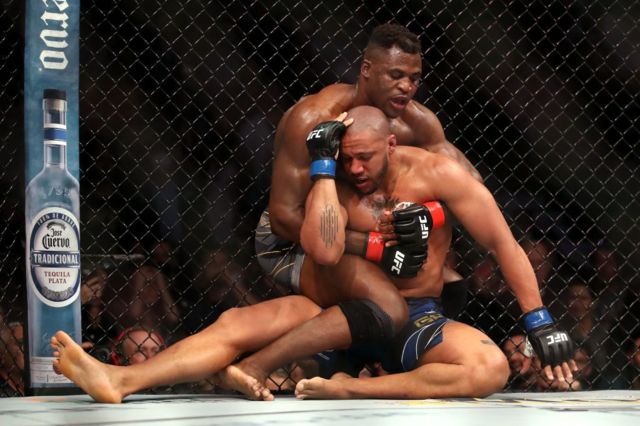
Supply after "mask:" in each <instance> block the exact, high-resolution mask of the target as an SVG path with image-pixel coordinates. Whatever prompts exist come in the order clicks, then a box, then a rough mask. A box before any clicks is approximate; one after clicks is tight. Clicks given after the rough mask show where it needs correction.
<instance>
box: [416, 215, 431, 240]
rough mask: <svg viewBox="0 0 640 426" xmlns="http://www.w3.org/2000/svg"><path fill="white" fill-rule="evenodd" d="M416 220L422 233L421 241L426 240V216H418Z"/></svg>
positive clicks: (427, 232)
mask: <svg viewBox="0 0 640 426" xmlns="http://www.w3.org/2000/svg"><path fill="white" fill-rule="evenodd" d="M418 220H419V221H420V230H421V231H422V239H423V240H426V239H428V238H429V219H427V217H426V216H418Z"/></svg>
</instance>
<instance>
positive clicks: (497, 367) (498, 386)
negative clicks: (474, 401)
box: [468, 350, 509, 398]
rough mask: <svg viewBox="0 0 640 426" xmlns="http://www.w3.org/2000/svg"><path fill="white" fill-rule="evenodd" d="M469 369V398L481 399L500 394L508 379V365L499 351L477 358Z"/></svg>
mask: <svg viewBox="0 0 640 426" xmlns="http://www.w3.org/2000/svg"><path fill="white" fill-rule="evenodd" d="M469 369H470V371H469V374H468V377H469V378H470V381H471V394H472V395H471V396H474V397H480V398H482V397H486V396H489V395H491V394H493V393H496V392H500V391H501V390H502V389H504V386H505V385H506V384H507V380H508V379H509V363H508V361H507V358H506V357H505V356H504V354H502V352H501V351H500V350H496V351H490V352H487V353H485V354H483V356H481V357H478V359H477V360H476V362H475V363H474V365H473V366H470V367H469Z"/></svg>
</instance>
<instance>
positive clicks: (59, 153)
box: [44, 140, 67, 169]
mask: <svg viewBox="0 0 640 426" xmlns="http://www.w3.org/2000/svg"><path fill="white" fill-rule="evenodd" d="M44 166H45V167H52V168H59V169H66V168H67V143H66V142H62V141H47V140H45V141H44Z"/></svg>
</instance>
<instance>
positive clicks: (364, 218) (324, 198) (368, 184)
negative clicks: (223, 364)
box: [226, 106, 577, 400]
mask: <svg viewBox="0 0 640 426" xmlns="http://www.w3.org/2000/svg"><path fill="white" fill-rule="evenodd" d="M349 116H350V117H351V118H353V119H354V121H353V124H352V125H351V126H350V127H349V128H347V129H346V134H345V136H344V138H343V139H342V144H341V145H340V158H339V161H338V162H339V164H340V166H341V167H342V168H343V170H344V172H345V175H346V176H345V180H346V182H340V181H336V180H334V179H317V180H315V182H314V183H313V186H312V188H311V191H310V193H309V197H308V199H307V204H306V210H305V218H304V222H303V224H302V233H301V242H302V245H303V246H304V247H305V249H307V250H308V251H313V250H324V251H326V252H328V254H327V256H330V257H333V256H335V257H340V256H342V255H343V253H344V245H345V244H344V240H345V235H344V230H345V229H346V228H349V229H353V230H355V231H358V232H363V233H366V232H368V231H370V230H372V229H375V228H376V226H377V224H378V221H379V219H380V216H381V215H382V214H383V209H382V208H380V207H379V206H382V205H395V204H397V203H398V202H410V203H415V204H418V205H419V204H422V203H423V202H424V201H425V200H434V199H437V200H441V201H443V202H444V203H446V205H447V207H448V209H449V210H450V211H451V213H452V214H453V215H454V216H455V217H456V218H457V219H458V220H459V221H460V223H461V224H462V225H463V226H464V227H465V228H466V230H467V231H468V232H469V233H470V234H471V236H472V237H473V238H474V239H475V240H476V241H477V242H478V243H479V244H481V245H482V246H483V247H485V248H486V249H487V250H488V251H489V252H490V253H492V254H493V255H494V256H495V258H496V261H497V262H498V264H499V266H500V267H501V270H502V274H503V276H504V278H505V281H506V282H507V284H508V285H509V287H510V288H511V290H512V291H513V293H514V294H515V297H516V299H517V301H518V303H519V306H520V308H521V310H522V312H523V313H524V314H525V315H524V317H523V325H524V327H525V329H526V330H527V333H528V335H529V339H530V340H531V343H532V345H533V347H534V348H535V349H536V352H537V353H538V354H539V356H540V358H541V359H542V360H543V362H544V365H546V371H545V373H546V375H547V377H549V378H552V377H553V376H554V374H555V376H556V377H558V378H560V379H562V378H563V377H567V378H570V377H571V376H572V370H573V371H575V370H576V368H577V367H576V365H575V362H574V361H573V360H572V359H571V358H572V356H573V348H572V343H571V341H570V340H569V338H568V335H567V333H565V332H563V331H560V330H558V329H557V327H556V326H555V324H554V322H553V320H552V319H551V317H550V315H549V313H548V311H547V309H546V308H545V307H544V306H543V304H542V299H541V297H540V292H539V289H538V284H537V282H536V277H535V274H534V271H533V268H532V266H531V264H530V263H529V260H528V258H527V256H526V254H525V253H524V251H523V250H522V248H521V247H520V246H519V245H518V243H517V242H516V240H515V239H514V237H513V235H512V234H511V231H510V229H509V227H508V225H507V223H506V222H505V220H504V218H503V216H502V214H501V212H500V210H499V208H498V206H497V205H496V202H495V200H494V199H493V197H492V196H491V194H490V193H489V191H488V190H487V189H486V188H485V187H484V186H483V185H482V184H480V183H478V182H477V181H476V180H474V179H473V178H472V177H471V175H470V174H469V173H467V172H466V171H465V170H464V169H463V168H462V167H460V166H459V165H458V164H457V163H456V162H454V161H452V160H451V159H449V158H446V157H445V156H442V155H437V154H432V153H429V152H427V151H425V150H421V149H417V148H415V147H398V146H397V138H396V136H395V135H394V134H393V133H392V132H391V127H390V126H389V121H388V119H387V117H385V114H383V112H382V111H380V110H378V109H376V108H373V107H369V106H360V107H356V108H354V109H351V110H350V111H349ZM334 123H336V122H334ZM329 125H331V124H329ZM335 125H336V126H339V123H337V124H335ZM324 126H326V125H324ZM319 127H320V126H319ZM329 133H331V132H329ZM312 134H313V132H312ZM317 143H318V144H322V145H323V146H322V147H320V148H318V147H311V145H313V144H314V140H312V138H309V140H308V141H307V144H308V145H309V146H310V148H309V150H310V152H311V153H312V158H313V157H314V155H313V152H316V151H317V150H320V149H324V148H325V145H326V146H335V145H336V144H335V143H330V142H327V141H326V140H323V139H320V138H319V139H318V141H317ZM324 152H325V153H326V152H327V151H324ZM334 152H337V147H336V148H335V151H334ZM325 155H326V154H325ZM330 155H331V152H329V155H327V157H328V156H330ZM328 211H331V212H336V215H337V217H336V218H335V219H333V220H332V222H333V223H335V226H333V227H329V229H327V226H326V215H327V213H326V212H328ZM328 240H334V241H335V243H334V244H330V245H329V244H327V241H328ZM450 243H451V224H445V225H444V226H443V227H441V228H439V229H435V228H434V229H432V230H431V236H430V238H429V243H428V252H429V256H428V258H427V261H426V263H425V264H424V265H423V267H422V269H421V270H420V272H419V273H418V275H417V276H416V277H414V278H393V279H392V281H393V284H394V285H395V286H396V287H397V288H398V289H399V293H400V294H401V295H402V297H404V298H406V299H407V301H408V303H409V306H410V313H409V315H410V318H411V321H410V322H409V323H408V324H407V326H405V327H404V328H403V329H402V330H401V331H400V333H398V335H397V336H396V338H395V339H394V343H393V346H395V347H394V348H393V349H395V350H396V353H397V357H396V358H395V359H393V358H392V361H393V362H391V363H390V364H389V365H388V366H385V369H387V370H388V371H389V370H391V371H392V372H394V373H397V374H391V375H388V376H381V377H376V378H369V379H366V380H365V379H349V380H346V379H344V380H342V381H339V382H326V381H323V380H322V379H317V378H316V379H313V380H310V381H301V382H300V384H299V385H298V388H297V395H298V396H299V397H301V398H306V397H364V398H366V397H377V398H440V397H482V396H486V395H489V394H491V393H493V392H496V391H498V390H500V389H502V387H503V386H504V384H505V383H506V381H507V379H508V377H509V365H508V362H507V360H506V358H505V356H504V354H503V353H502V351H501V350H500V348H499V347H498V346H496V345H495V344H494V343H493V342H491V339H490V338H489V337H487V336H486V335H485V334H484V333H482V332H481V331H479V330H477V329H475V328H473V327H471V326H469V325H466V324H463V323H458V322H454V321H451V320H448V319H447V318H445V317H444V316H443V315H442V310H441V307H440V306H439V301H438V299H437V298H438V297H439V296H440V293H441V291H442V288H443V275H442V271H443V266H444V261H445V257H446V254H447V252H448V250H449V246H450ZM324 269H326V267H325V266H323V265H315V266H314V267H313V268H312V269H311V273H310V274H309V276H308V277H307V279H309V280H314V279H320V280H322V279H323V278H324V277H323V271H324ZM343 269H344V270H343V271H341V273H342V274H344V275H345V276H348V275H352V276H357V275H358V274H360V273H361V271H360V266H359V265H358V264H357V263H352V262H348V263H345V264H344V265H343ZM331 309H333V308H329V309H327V310H325V311H324V312H323V313H321V314H319V315H317V316H315V317H314V318H312V319H311V320H309V321H307V322H305V323H304V324H302V325H301V326H298V327H296V328H295V329H293V330H292V331H291V332H289V333H287V334H285V335H284V336H282V337H281V338H279V339H278V340H276V341H274V342H273V343H272V344H270V345H269V346H267V347H266V348H264V349H262V350H260V351H259V352H257V353H255V354H253V355H251V356H250V357H248V358H245V359H244V360H243V361H241V362H240V363H239V364H237V365H235V366H230V367H229V368H228V369H227V373H226V374H227V375H228V376H232V380H231V382H232V384H234V385H236V386H235V388H236V389H237V390H240V391H243V392H245V393H246V394H247V395H248V396H249V397H252V398H253V397H262V399H265V400H270V399H273V397H272V396H271V395H270V393H269V392H268V391H265V389H264V388H263V387H261V386H259V385H258V386H256V382H257V383H258V384H261V383H263V381H264V379H265V378H266V376H267V375H268V373H269V372H271V371H272V370H273V369H274V368H276V367H278V366H280V365H282V364H284V363H286V362H290V361H293V360H295V359H296V357H301V356H305V355H311V354H313V353H314V350H313V348H314V347H316V346H317V345H316V344H315V343H314V342H311V341H310V340H309V336H314V335H320V337H322V333H323V332H324V333H326V334H329V335H331V334H332V331H331V330H328V331H325V330H319V331H318V330H314V328H315V327H320V326H321V325H325V324H326V323H327V321H322V319H323V316H324V315H325V313H326V312H327V311H328V310H331ZM366 320H368V318H366V319H363V321H366ZM336 324H337V325H341V324H340V322H339V321H336V322H335V323H330V327H333V326H335V325H336ZM343 347H344V346H343ZM552 367H554V368H553V371H552ZM336 383H337V385H336Z"/></svg>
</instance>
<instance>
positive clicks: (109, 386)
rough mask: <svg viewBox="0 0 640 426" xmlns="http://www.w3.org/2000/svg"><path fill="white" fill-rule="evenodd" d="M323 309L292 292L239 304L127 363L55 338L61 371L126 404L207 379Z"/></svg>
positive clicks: (99, 396)
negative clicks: (133, 397)
mask: <svg viewBox="0 0 640 426" xmlns="http://www.w3.org/2000/svg"><path fill="white" fill-rule="evenodd" d="M319 312H320V308H319V307H318V306H317V305H316V304H315V303H313V302H311V301H310V300H309V299H307V298H306V297H303V296H287V297H282V298H278V299H273V300H269V301H266V302H262V303H259V304H256V305H251V306H247V307H242V308H233V309H229V310H228V311H226V312H224V313H223V314H222V315H221V316H220V318H219V319H218V320H217V321H216V322H215V323H213V324H211V325H210V326H209V327H207V328H206V329H204V330H202V331H201V332H199V333H197V334H194V335H192V336H189V337H187V338H185V339H183V340H181V341H179V342H177V343H175V344H174V345H171V346H170V347H168V348H167V349H165V350H164V351H162V352H160V353H159V354H158V355H157V356H155V357H153V358H150V359H149V360H147V361H145V362H143V363H140V364H135V365H130V366H126V367H118V366H112V365H108V364H104V363H101V362H99V361H98V360H96V359H95V358H93V357H91V356H90V355H88V354H87V353H86V352H84V350H83V349H82V348H80V347H79V346H78V345H77V344H76V343H75V342H73V340H72V339H71V338H70V337H69V336H68V335H66V334H65V333H63V332H58V333H57V334H56V336H55V337H53V338H52V339H51V345H52V348H53V350H54V352H55V353H54V356H55V357H56V358H58V359H57V360H56V361H54V367H55V368H56V370H57V371H59V372H61V373H62V374H64V375H65V376H66V377H68V378H69V379H71V380H72V381H73V382H75V383H76V384H77V385H78V386H80V387H81V388H82V389H83V390H84V391H85V392H87V393H88V394H89V395H91V396H92V397H93V398H94V399H95V400H96V401H99V402H120V401H121V400H122V398H124V397H125V396H127V395H129V394H131V393H133V392H136V391H139V390H141V389H147V388H151V387H154V386H160V385H169V384H176V383H181V382H189V381H196V380H201V379H204V378H207V377H209V376H210V375H212V374H213V373H215V372H217V371H219V370H220V369H222V368H224V367H226V366H227V365H229V363H231V362H233V360H235V359H236V358H237V357H238V356H239V355H240V354H242V353H243V352H246V351H254V350H257V349H258V348H261V347H262V346H264V345H266V344H268V343H269V342H271V341H273V340H274V339H276V338H277V337H279V336H281V335H282V334H284V333H286V332H287V331H289V330H290V329H292V328H293V327H294V326H296V325H298V324H300V323H302V322H304V321H306V320H307V319H310V318H312V317H313V316H314V315H317V314H318V313H319Z"/></svg>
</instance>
